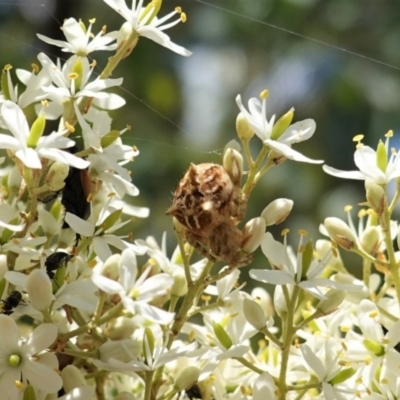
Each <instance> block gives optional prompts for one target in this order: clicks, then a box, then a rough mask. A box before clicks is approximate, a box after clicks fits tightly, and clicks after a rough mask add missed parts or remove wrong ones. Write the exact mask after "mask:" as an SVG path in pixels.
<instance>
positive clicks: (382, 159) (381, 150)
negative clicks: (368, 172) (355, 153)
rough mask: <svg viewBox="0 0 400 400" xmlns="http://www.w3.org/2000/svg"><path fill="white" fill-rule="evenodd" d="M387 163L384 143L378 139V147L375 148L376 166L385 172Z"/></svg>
mask: <svg viewBox="0 0 400 400" xmlns="http://www.w3.org/2000/svg"><path fill="white" fill-rule="evenodd" d="M387 164H388V154H387V150H386V146H385V144H384V143H383V142H382V140H379V143H378V147H377V149H376V166H377V167H378V168H379V169H380V170H381V171H382V172H385V171H386V168H387Z"/></svg>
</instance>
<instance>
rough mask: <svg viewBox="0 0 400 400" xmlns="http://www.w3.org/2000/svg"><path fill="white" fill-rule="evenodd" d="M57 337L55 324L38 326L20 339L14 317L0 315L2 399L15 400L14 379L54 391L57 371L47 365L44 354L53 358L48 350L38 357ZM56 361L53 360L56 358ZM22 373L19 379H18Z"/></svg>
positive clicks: (0, 380)
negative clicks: (26, 338)
mask: <svg viewBox="0 0 400 400" xmlns="http://www.w3.org/2000/svg"><path fill="white" fill-rule="evenodd" d="M56 338H57V327H56V326H55V325H53V324H42V325H39V326H38V327H37V328H36V329H35V330H34V331H33V332H32V333H31V334H30V335H29V338H28V340H24V339H23V338H22V337H21V335H20V333H19V330H18V327H17V324H16V323H15V322H14V320H13V319H12V318H10V317H8V316H6V315H0V393H1V398H2V399H10V400H11V399H18V398H20V397H19V393H20V389H18V388H17V386H16V385H15V382H18V381H21V380H22V382H26V381H29V383H30V384H31V385H32V386H33V387H34V388H35V389H37V390H41V391H44V392H47V393H55V392H57V391H58V390H59V389H61V386H62V380H61V378H60V376H59V375H58V374H57V372H56V371H55V370H54V369H53V368H51V367H50V366H49V365H47V364H48V361H49V360H46V361H47V362H45V359H47V358H48V357H50V358H52V360H51V361H52V362H54V359H55V360H56V356H55V355H54V354H52V353H45V354H46V357H38V355H39V354H41V353H42V352H44V351H45V350H46V349H47V348H48V347H49V346H50V345H52V344H53V343H54V341H55V340H56ZM56 362H57V361H56ZM21 374H22V379H21Z"/></svg>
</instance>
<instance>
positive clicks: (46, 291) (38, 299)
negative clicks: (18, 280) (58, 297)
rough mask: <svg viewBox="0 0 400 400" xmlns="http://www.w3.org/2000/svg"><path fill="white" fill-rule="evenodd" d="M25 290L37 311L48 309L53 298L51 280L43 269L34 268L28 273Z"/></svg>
mask: <svg viewBox="0 0 400 400" xmlns="http://www.w3.org/2000/svg"><path fill="white" fill-rule="evenodd" d="M26 291H27V293H28V296H29V300H30V302H31V304H32V306H33V307H35V308H36V309H37V310H39V311H42V310H46V309H48V308H49V307H50V304H51V302H52V301H53V298H54V297H53V289H52V285H51V280H50V278H49V276H48V275H47V274H46V271H45V270H44V269H35V270H33V271H32V272H31V273H30V274H29V276H28V279H27V282H26Z"/></svg>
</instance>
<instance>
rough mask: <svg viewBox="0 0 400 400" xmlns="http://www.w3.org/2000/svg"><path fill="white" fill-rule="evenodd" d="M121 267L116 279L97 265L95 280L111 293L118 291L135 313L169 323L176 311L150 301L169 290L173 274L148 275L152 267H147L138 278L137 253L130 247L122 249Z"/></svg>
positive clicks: (93, 279) (127, 308)
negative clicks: (166, 309)
mask: <svg viewBox="0 0 400 400" xmlns="http://www.w3.org/2000/svg"><path fill="white" fill-rule="evenodd" d="M118 269H119V280H118V282H116V281H114V280H112V279H109V278H107V277H105V276H103V275H101V274H100V273H99V270H98V268H97V267H96V268H95V270H94V271H93V274H92V281H93V283H94V284H95V285H96V286H97V287H99V288H100V289H101V290H103V291H104V292H106V293H108V294H118V295H119V296H120V298H121V301H122V303H123V305H124V307H125V309H126V310H128V311H129V312H131V313H132V314H139V315H141V316H142V317H144V318H146V319H148V320H150V321H153V322H156V323H159V324H169V323H170V322H171V321H172V319H173V318H174V314H173V313H169V312H167V311H164V310H161V309H160V308H157V307H154V306H152V305H150V304H149V303H150V302H151V301H152V300H153V299H154V298H156V297H160V296H163V295H165V294H166V293H168V291H169V290H170V288H171V286H172V284H173V278H172V277H171V276H170V275H168V274H164V273H161V274H157V275H154V276H151V277H150V278H148V274H149V272H150V270H149V269H147V270H146V271H144V272H143V273H142V275H140V277H139V278H138V279H136V277H137V272H138V271H137V261H136V254H135V252H134V251H133V250H131V249H125V250H124V251H123V252H122V255H121V259H120V261H119V264H118Z"/></svg>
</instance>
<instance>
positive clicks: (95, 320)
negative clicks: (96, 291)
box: [92, 290, 107, 326]
mask: <svg viewBox="0 0 400 400" xmlns="http://www.w3.org/2000/svg"><path fill="white" fill-rule="evenodd" d="M106 298H107V293H105V292H103V291H101V290H100V295H99V300H98V301H97V306H96V310H95V312H94V314H93V317H92V322H93V324H94V325H95V326H99V325H100V324H99V320H100V318H101V315H102V312H103V308H104V303H105V301H106Z"/></svg>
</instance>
